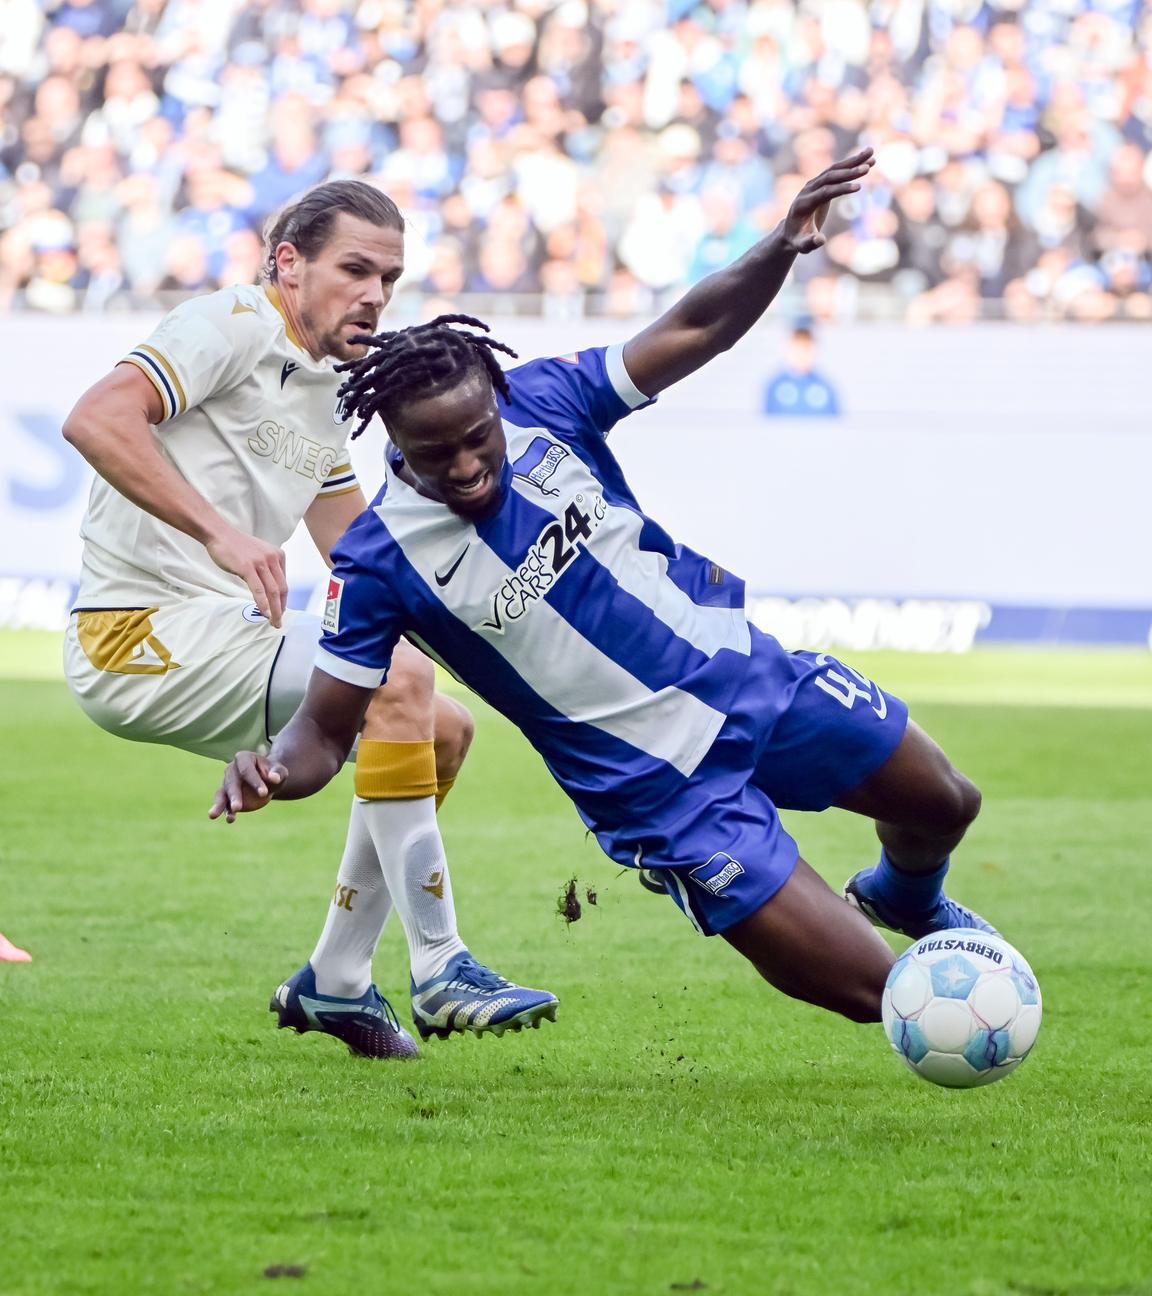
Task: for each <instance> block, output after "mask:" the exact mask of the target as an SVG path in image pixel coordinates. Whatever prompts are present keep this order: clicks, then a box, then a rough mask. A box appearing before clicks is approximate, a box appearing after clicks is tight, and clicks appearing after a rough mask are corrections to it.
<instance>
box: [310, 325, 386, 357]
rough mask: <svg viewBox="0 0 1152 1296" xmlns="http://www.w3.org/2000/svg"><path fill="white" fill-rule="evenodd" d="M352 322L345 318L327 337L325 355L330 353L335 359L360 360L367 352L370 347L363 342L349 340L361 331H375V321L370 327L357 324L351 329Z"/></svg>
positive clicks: (366, 332)
mask: <svg viewBox="0 0 1152 1296" xmlns="http://www.w3.org/2000/svg"><path fill="white" fill-rule="evenodd" d="M350 323H351V321H349V320H345V321H344V322H343V323H341V324H340V326H339V327H338V328H337V329H335V330H334V331H333V332H331V333H329V334H328V336H327V337H325V339H324V342H323V346H324V354H325V355H330V356H332V357H333V359H335V360H359V359H360V358H361V357H362V356H363V355H365V354H366V352H367V350H368V348H367V347H366V346H365V345H364V344H363V343H355V344H354V343H351V342H349V341H348V339H349V338H351V337H356V336H357V335H358V334H361V333H365V334H368V333H374V332H375V331H376V325H375V323H373V324H372V325H371V326H369V327H365V324H357V325H356V326H355V327H354V328H352V329H349V327H348V326H349V324H350ZM365 323H366V321H365Z"/></svg>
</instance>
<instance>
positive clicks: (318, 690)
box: [208, 670, 375, 823]
mask: <svg viewBox="0 0 1152 1296" xmlns="http://www.w3.org/2000/svg"><path fill="white" fill-rule="evenodd" d="M374 691H375V690H374V689H370V688H360V687H358V686H357V685H355V684H346V683H345V682H344V681H343V680H338V679H335V678H334V677H333V676H331V675H329V674H327V673H326V672H325V671H322V670H314V671H313V672H312V678H311V679H310V680H309V681H308V691H307V693H305V694H304V701H303V702H301V703H300V706H299V707H298V709H297V711H296V714H295V715H294V716H293V717H292V719H291V720H289V721H288V723H287V724H286V725H285V726H284V728H283V729H282V730H281V732H280V734H279V736H278V737H277V739H276V741H275V742H274V743H273V744H272V750H271V751H270V752H269V753H268V755H267V756H261V755H259V754H258V753H256V752H240V753H239V754H238V755H237V756H236V757H235V759H234V760H232V761H231V762H230V763H229V765H228V768H227V769H226V770H225V771H224V781H223V783H221V785H220V790H219V791H218V792H217V793H216V797H215V799H214V800H213V802H212V808H211V809H210V810H209V811H208V818H209V819H219V818H220V816H221V815H224V816H225V817H226V818H227V820H228V822H229V823H234V822H235V820H236V816H237V815H238V814H243V813H244V812H245V811H248V810H260V809H262V808H263V807H264V806H266V805H267V804H268V802H269V801H270V800H271V799H272V798H273V797H276V798H277V799H279V800H281V801H294V800H297V799H299V798H300V797H307V796H311V795H312V793H313V792H319V791H320V789H321V788H322V787H324V786H325V785H326V784H327V783H329V782H330V781H331V780H332V778H333V776H334V775H335V774H336V772H337V770H339V768H340V767H341V765H343V764H344V760H345V758H346V757H347V755H348V753H349V752H350V751H351V750H352V744H353V742H355V740H356V735H357V733H358V732H359V730H360V725H361V724H362V723H363V720H364V712H365V711H366V710H367V709H368V702H369V700H370V699H371V697H372V694H373V692H374Z"/></svg>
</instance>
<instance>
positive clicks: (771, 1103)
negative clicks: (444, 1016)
mask: <svg viewBox="0 0 1152 1296" xmlns="http://www.w3.org/2000/svg"><path fill="white" fill-rule="evenodd" d="M56 652H57V649H56V645H55V643H54V642H53V641H50V640H47V639H42V638H40V637H37V636H21V635H8V636H5V637H3V638H0V674H4V673H5V671H4V670H3V662H4V661H7V663H8V664H9V670H8V671H7V673H8V674H10V675H18V676H20V677H21V678H20V679H19V681H13V680H10V681H7V682H0V715H2V716H3V717H4V722H3V728H4V753H3V760H4V777H3V779H2V780H0V813H2V823H3V833H2V834H0V929H2V930H4V931H6V932H7V934H8V935H9V936H11V937H12V938H13V939H14V940H15V941H16V942H17V943H18V944H21V945H24V946H26V947H28V948H29V949H31V951H32V952H33V954H34V957H35V961H34V962H33V963H32V964H29V965H0V1048H2V1052H0V1057H2V1059H3V1066H2V1069H0V1238H2V1240H3V1247H2V1249H0V1294H2V1296H34V1294H35V1296H40V1294H41V1293H43V1294H45V1296H46V1294H48V1293H51V1294H52V1296H57V1294H59V1293H117V1294H118V1296H123V1294H125V1293H129V1294H132V1296H135V1294H136V1293H141V1294H143V1293H160V1294H164V1296H167V1294H169V1293H233V1292H235V1293H245V1292H260V1291H265V1290H267V1287H268V1283H269V1282H270V1281H274V1282H276V1283H279V1284H281V1285H287V1286H288V1289H289V1290H296V1289H299V1290H301V1291H302V1292H307V1291H311V1292H315V1293H333V1294H336V1293H348V1292H353V1291H363V1292H390V1293H391V1292H395V1293H404V1294H406V1293H413V1294H415V1293H422V1294H428V1296H438V1294H439V1293H445V1294H448V1293H453V1294H457V1293H464V1294H465V1296H472V1294H473V1293H475V1294H476V1296H487V1294H488V1293H494V1294H495V1293H538V1292H547V1293H556V1294H557V1296H565V1294H567V1293H573V1294H576V1293H581V1294H583V1293H591V1292H596V1293H621V1294H623V1293H627V1294H628V1296H633V1294H636V1293H648V1292H651V1293H660V1292H668V1291H670V1290H697V1291H708V1292H711V1293H750V1294H751V1293H780V1294H781V1296H783V1294H785V1293H791V1294H795V1296H809V1294H811V1296H824V1294H825V1293H853V1294H855V1293H907V1294H908V1296H913V1294H914V1296H934V1294H936V1293H939V1294H940V1296H953V1294H962V1296H1000V1294H1002V1293H1023V1294H1028V1296H1041V1294H1051V1296H1056V1294H1057V1293H1061V1294H1066V1296H1109V1294H1110V1296H1120V1294H1121V1293H1128V1294H1135V1293H1152V1243H1150V1241H1149V1236H1150V1230H1149V1218H1150V1217H1152V1191H1150V1189H1149V1179H1148V1165H1149V1152H1150V1150H1152V1149H1150V1146H1149V1145H1150V1142H1152V1140H1150V1138H1149V1116H1150V1115H1152V1105H1150V1100H1149V1090H1148V1084H1147V1075H1148V1071H1149V1062H1150V1057H1149V1052H1150V1050H1149V1047H1148V1043H1147V1022H1148V1004H1149V997H1150V996H1149V991H1150V989H1152V986H1150V977H1149V972H1148V956H1147V948H1148V942H1147V916H1148V912H1149V899H1150V886H1149V881H1148V868H1147V858H1146V857H1147V849H1148V841H1149V838H1150V835H1152V791H1150V790H1149V785H1148V781H1147V771H1148V769H1149V768H1150V767H1152V711H1150V710H1149V709H1148V708H1147V703H1148V700H1149V699H1150V698H1152V661H1150V659H1149V658H1148V657H1146V656H1140V655H1130V656H1120V655H1116V656H1113V655H1110V654H1099V655H1095V654H1094V655H1084V656H1082V657H1069V656H1065V655H1062V654H1061V655H1044V656H1042V655H1039V654H1023V653H1016V654H1010V653H1000V654H994V653H987V654H983V653H982V654H975V655H973V656H971V657H965V658H954V659H939V658H936V659H923V658H919V659H914V658H897V657H890V656H886V657H884V658H882V659H872V658H868V657H865V656H862V657H860V658H858V659H857V661H856V664H858V665H861V667H862V669H864V670H867V671H872V672H873V673H874V674H875V675H876V676H877V677H878V678H880V679H881V680H882V681H883V682H885V683H886V684H888V685H890V686H891V687H892V688H893V689H894V690H896V691H903V692H904V693H905V694H906V695H907V696H908V697H909V698H910V699H911V700H912V701H913V703H914V704H915V705H914V714H915V715H916V716H917V718H918V719H920V720H921V721H922V722H923V723H924V724H925V725H926V726H927V727H928V728H929V730H930V731H931V732H933V733H934V734H935V735H936V736H937V737H938V738H939V739H940V740H941V741H942V742H943V743H944V745H945V746H946V747H947V748H948V750H949V752H950V754H952V756H953V758H954V759H955V760H956V762H957V763H958V764H959V765H960V766H961V767H962V768H964V769H966V770H967V771H968V772H969V773H970V774H972V776H973V777H975V778H976V780H977V781H978V782H979V783H980V784H981V786H982V788H983V790H984V793H985V809H984V813H983V814H982V816H981V818H980V820H979V821H978V823H977V824H976V826H975V827H974V829H973V831H972V833H971V835H970V838H969V841H968V842H967V843H966V844H965V847H964V849H963V851H962V852H961V853H960V854H959V855H958V866H957V869H956V872H955V875H954V876H955V888H954V889H955V890H956V892H957V894H959V895H961V896H962V897H963V898H964V899H965V900H968V901H970V902H971V903H972V904H973V905H975V906H976V907H977V908H978V909H980V910H981V911H983V912H985V913H987V914H988V916H989V917H991V918H993V920H994V921H996V922H997V923H998V924H999V925H1000V926H1001V927H1002V928H1003V930H1004V931H1005V934H1006V935H1007V936H1008V937H1009V939H1012V940H1014V941H1015V942H1016V943H1018V944H1019V945H1020V946H1021V948H1022V949H1023V950H1024V952H1025V953H1026V955H1027V956H1028V957H1029V959H1030V960H1031V962H1032V964H1033V967H1034V968H1035V969H1036V972H1037V974H1038V976H1039V978H1040V980H1041V984H1042V986H1043V989H1044V994H1045V1026H1044V1029H1043V1030H1042V1032H1041V1036H1040V1041H1039V1043H1038V1045H1037V1047H1036V1050H1035V1054H1034V1056H1033V1057H1032V1058H1031V1059H1029V1061H1028V1062H1027V1063H1026V1064H1025V1065H1024V1067H1023V1068H1022V1069H1021V1070H1020V1071H1019V1072H1018V1073H1017V1074H1016V1075H1014V1076H1012V1077H1010V1078H1009V1079H1007V1080H1006V1081H1005V1082H1004V1083H1002V1084H1000V1085H994V1086H992V1087H991V1088H989V1089H986V1090H978V1091H974V1092H969V1093H951V1092H947V1091H944V1090H939V1089H934V1088H932V1087H930V1086H928V1085H926V1084H923V1083H921V1082H919V1081H917V1080H916V1079H915V1078H914V1077H912V1076H911V1075H910V1074H909V1073H907V1072H906V1071H905V1070H904V1069H903V1068H902V1067H901V1066H900V1064H899V1063H898V1062H897V1060H896V1059H895V1058H894V1057H893V1056H892V1055H891V1053H890V1052H889V1050H888V1048H887V1045H886V1044H885V1043H884V1040H883V1037H882V1035H881V1033H880V1030H879V1028H878V1027H855V1026H852V1025H850V1024H848V1023H846V1022H841V1021H839V1020H837V1019H834V1018H832V1017H830V1016H827V1015H825V1014H822V1013H820V1012H819V1011H817V1010H815V1009H812V1008H808V1007H805V1006H803V1005H799V1004H795V1003H792V1002H790V1001H788V1000H786V999H784V998H782V997H781V996H779V995H776V994H774V993H773V992H772V991H771V990H769V989H768V988H767V987H765V986H763V985H762V984H761V983H760V982H758V980H757V979H756V977H755V976H754V975H753V974H752V973H751V971H750V970H749V969H748V968H747V967H745V966H744V964H743V963H742V961H741V960H740V959H739V958H738V957H737V956H736V955H734V954H733V952H732V951H731V950H729V949H728V948H727V947H726V946H725V945H724V944H723V942H721V941H718V940H712V941H703V940H701V939H700V938H699V937H697V936H696V935H695V934H694V933H693V932H692V930H691V929H690V927H689V925H688V924H687V923H686V922H685V921H684V920H683V919H682V918H681V917H680V916H679V915H678V914H677V913H676V912H675V911H674V909H673V907H672V906H671V904H670V903H668V902H667V901H662V900H660V899H658V898H656V897H652V896H648V895H647V894H646V893H644V892H642V891H641V890H640V888H639V887H638V886H637V885H636V884H635V881H634V880H633V879H632V878H631V877H629V876H623V877H620V876H618V875H617V874H618V871H617V870H616V869H615V867H614V866H613V865H611V864H610V863H609V861H607V860H606V859H604V858H603V857H602V856H601V855H600V853H599V851H598V850H597V848H596V847H595V845H594V843H592V842H591V841H588V840H585V837H584V835H583V833H582V831H581V830H580V826H579V824H578V822H577V821H576V819H575V816H574V814H573V813H572V812H571V810H570V809H569V808H568V806H567V804H566V802H565V800H564V798H563V796H562V795H561V794H560V793H559V792H558V791H556V790H555V788H553V787H552V785H551V784H550V782H549V780H548V778H547V776H546V775H545V773H544V771H543V769H542V767H541V765H540V763H539V761H538V760H537V759H536V757H535V756H534V755H533V754H532V753H531V752H530V751H529V750H528V749H527V748H526V747H525V745H524V744H523V743H522V741H521V740H520V739H519V738H518V736H517V735H516V734H515V733H514V732H513V731H512V730H511V729H510V727H509V726H507V725H506V724H505V723H504V722H503V721H501V720H500V719H499V718H497V717H495V716H493V715H491V714H490V713H487V712H484V711H480V713H479V716H478V721H479V724H478V737H477V742H476V745H475V747H474V749H473V757H472V759H471V760H470V762H469V765H468V767H467V769H466V771H465V774H464V776H463V777H462V778H461V780H460V783H459V785H458V787H457V789H456V791H455V792H454V793H453V795H452V797H451V799H450V800H449V802H448V805H447V807H446V810H445V813H444V817H443V828H444V832H445V837H446V840H447V843H448V848H449V852H450V858H451V859H452V861H453V873H454V881H455V887H456V893H457V903H458V907H459V910H460V916H461V927H462V930H463V932H464V934H465V937H466V938H467V939H469V940H470V942H471V943H472V945H473V948H474V950H475V952H476V953H477V954H478V955H479V956H481V957H482V958H484V959H485V960H487V961H490V962H492V963H493V964H494V965H495V966H497V967H499V968H501V969H502V970H506V971H507V972H508V973H509V974H511V975H515V976H517V977H519V978H521V979H523V980H525V981H527V982H528V983H532V984H544V985H548V986H549V987H551V988H553V989H555V990H556V991H557V993H558V994H559V995H560V998H561V1001H562V1008H561V1015H560V1020H559V1022H558V1023H557V1024H556V1025H555V1026H549V1025H548V1024H545V1026H544V1028H543V1029H542V1030H541V1031H540V1032H539V1033H538V1034H536V1033H533V1034H530V1035H522V1036H509V1037H506V1038H505V1039H503V1040H500V1041H496V1040H492V1039H486V1040H474V1039H471V1038H469V1039H466V1040H452V1041H450V1042H448V1043H444V1044H436V1043H435V1042H433V1044H431V1045H429V1046H427V1047H426V1048H425V1050H424V1053H425V1056H424V1058H423V1059H422V1060H421V1061H420V1062H418V1063H415V1064H391V1065H388V1064H385V1065H380V1064H373V1063H370V1062H364V1061H362V1060H357V1059H354V1058H351V1057H350V1056H349V1055H348V1054H347V1053H346V1052H345V1051H344V1050H343V1049H342V1048H341V1047H340V1046H339V1045H337V1044H336V1043H335V1042H334V1041H332V1040H330V1039H326V1038H321V1037H317V1036H312V1035H310V1036H305V1037H297V1036H295V1035H293V1034H290V1033H288V1032H282V1033H277V1032H276V1031H274V1030H273V1029H272V1018H271V1017H270V1016H269V1015H268V1014H267V1013H266V1012H265V1011H264V1009H265V1002H266V997H267V995H268V993H269V992H270V991H271V990H272V988H273V987H274V986H275V984H276V982H277V981H278V980H279V978H280V977H281V976H282V975H283V974H285V973H286V972H288V971H291V970H292V969H293V968H295V967H296V966H298V965H299V964H300V963H301V962H302V961H303V959H304V958H305V957H306V956H307V954H308V951H309V950H310V948H311V945H312V942H313V940H314V938H315V935H316V933H317V931H318V929H319V925H320V923H321V921H322V919H323V911H324V904H325V900H326V898H327V893H328V889H329V887H330V885H331V880H332V877H333V875H334V871H335V861H336V858H337V856H338V853H339V850H340V846H341V842H342V837H343V824H344V818H345V803H346V800H347V796H348V793H349V788H348V784H347V782H346V781H345V780H344V779H342V780H340V781H339V782H338V784H337V785H336V786H335V787H333V788H330V789H329V790H328V791H327V792H326V793H325V794H323V795H321V796H320V797H317V798H315V799H314V800H312V801H310V802H302V803H296V804H285V805H282V806H276V807H273V808H272V810H271V811H270V812H268V813H267V814H265V815H261V816H258V817H253V818H251V819H246V820H242V821H241V822H240V823H239V824H237V825H235V826H233V827H231V828H228V827H226V826H224V825H222V824H210V823H209V822H208V821H207V818H206V813H205V812H206V809H207V804H208V801H209V799H210V796H211V792H212V790H213V787H214V783H215V776H216V773H217V770H216V768H215V767H214V766H212V765H211V764H209V763H207V762H203V761H200V760H198V759H196V758H194V757H189V756H185V755H182V754H180V753H177V752H171V751H166V750H162V749H159V748H152V747H145V746H138V745H133V744H129V743H124V742H120V741H118V740H115V739H113V738H111V737H108V736H107V735H105V734H102V733H101V732H100V731H99V730H97V729H96V728H94V727H93V726H92V725H91V724H89V723H88V722H87V721H86V720H85V719H84V718H83V716H82V715H81V714H80V713H79V712H78V711H77V710H76V709H75V708H74V706H73V704H72V702H71V700H70V698H69V697H68V695H67V692H66V690H65V688H64V687H63V685H61V684H60V683H59V682H57V681H56V680H54V679H52V678H51V676H52V675H53V674H54V673H55V672H54V668H53V667H51V666H49V665H46V664H45V663H47V662H49V660H52V661H54V660H55V659H56ZM33 676H42V677H43V678H39V679H35V678H30V677H33ZM1012 699H1017V700H1021V701H1029V700H1031V701H1032V702H1034V703H1036V704H1035V705H1009V702H1010V701H1011V700H1012ZM1134 699H1135V700H1136V701H1135V704H1134ZM1053 701H1059V702H1061V703H1076V705H1074V706H1072V705H1062V706H1052V705H1046V704H1047V703H1051V702H1053ZM1141 704H1142V705H1143V709H1141ZM789 826H790V827H791V829H792V830H793V832H794V833H795V834H796V835H797V836H798V838H799V840H800V843H801V846H802V849H803V851H804V853H805V855H806V856H807V857H808V858H809V859H810V860H811V861H812V862H813V863H814V864H815V865H816V866H817V867H819V868H820V869H821V870H822V871H823V872H824V873H825V874H826V876H828V877H829V879H830V880H832V881H833V882H839V881H840V880H841V879H842V878H843V877H844V876H846V875H847V874H848V873H849V872H851V871H852V870H853V869H855V868H856V867H858V866H859V865H860V864H861V863H863V862H868V861H869V860H870V859H871V857H872V855H873V854H874V849H873V845H872V840H871V835H870V830H869V827H868V825H866V824H864V823H862V822H859V821H855V820H852V819H851V818H849V817H848V816H843V815H836V814H828V815H823V816H790V817H789ZM572 876H576V877H578V878H579V879H580V882H581V896H582V898H583V896H584V891H585V888H586V887H588V886H591V887H593V888H594V889H595V890H596V891H597V892H598V901H599V903H598V904H597V905H596V906H595V907H592V906H589V905H587V904H585V916H584V917H583V918H582V919H581V921H580V922H578V923H576V924H574V925H572V926H571V927H567V926H565V924H564V923H563V922H562V921H561V920H560V918H559V917H558V916H557V913H556V902H557V897H558V896H559V894H560V892H561V890H562V888H563V885H564V883H565V882H566V881H567V880H568V879H569V878H570V877H572ZM401 947H402V941H401V938H400V933H399V930H398V929H394V928H390V929H389V931H388V932H387V933H386V934H385V938H384V942H383V944H382V947H381V951H380V954H379V956H378V958H377V975H378V980H379V981H380V983H381V988H382V989H383V990H384V992H385V993H386V994H389V995H390V996H391V997H392V998H393V1000H394V1002H396V1003H397V1004H398V1005H399V1006H403V1004H404V999H405V989H406V972H405V969H404V958H403V955H402V948H401ZM1141 951H1143V952H1141ZM277 1267H279V1268H277ZM266 1272H267V1274H268V1275H269V1276H265V1275H266ZM294 1284H295V1286H294ZM278 1289H279V1288H277V1290H278Z"/></svg>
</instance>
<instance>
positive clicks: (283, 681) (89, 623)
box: [64, 595, 320, 760]
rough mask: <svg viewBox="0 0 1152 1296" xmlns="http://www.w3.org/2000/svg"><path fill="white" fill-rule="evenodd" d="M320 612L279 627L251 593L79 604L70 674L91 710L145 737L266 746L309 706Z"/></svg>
mask: <svg viewBox="0 0 1152 1296" xmlns="http://www.w3.org/2000/svg"><path fill="white" fill-rule="evenodd" d="M319 639H320V622H319V619H318V618H317V617H314V616H308V615H306V614H305V613H303V612H292V611H289V612H285V613H284V626H283V629H281V630H277V629H275V628H274V627H273V626H271V625H270V624H269V623H268V622H267V621H266V620H265V619H264V618H263V617H262V616H261V615H260V613H259V612H258V611H257V609H256V605H255V604H254V603H252V602H248V601H245V600H244V599H237V598H221V597H219V596H216V595H203V596H201V597H197V598H190V599H185V600H183V601H182V602H179V603H172V604H169V605H167V606H166V607H162V608H133V609H115V610H107V611H106V610H100V611H95V610H89V611H83V610H80V611H76V612H73V614H72V616H71V618H70V619H69V622H68V631H67V633H66V635H65V638H64V674H65V676H66V677H67V680H68V684H69V686H70V688H71V689H72V692H73V694H74V695H75V697H76V700H77V702H79V703H80V706H81V707H82V708H83V710H84V712H85V714H87V716H88V717H89V719H91V720H93V721H95V723H96V724H98V725H99V726H100V727H101V728H102V729H107V730H108V732H109V733H114V734H116V735H118V736H119V737H121V738H131V739H134V740H135V741H136V742H154V743H164V744H165V745H166V746H169V747H180V748H182V749H183V750H184V751H190V752H196V753H197V754H198V755H201V756H211V757H215V758H216V759H217V760H231V759H232V757H233V756H235V754H236V753H237V752H238V751H259V750H262V749H266V748H267V746H268V744H269V743H270V742H271V740H272V738H274V737H275V735H276V734H277V733H278V732H279V730H280V729H281V728H283V726H284V724H285V723H286V722H287V721H288V719H289V717H290V716H291V715H292V713H293V711H295V710H296V707H297V706H298V705H299V703H300V700H301V699H302V698H303V696H304V691H305V689H306V688H307V686H308V677H309V675H310V674H311V672H312V660H313V658H314V657H315V655H316V644H317V642H318V641H319Z"/></svg>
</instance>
